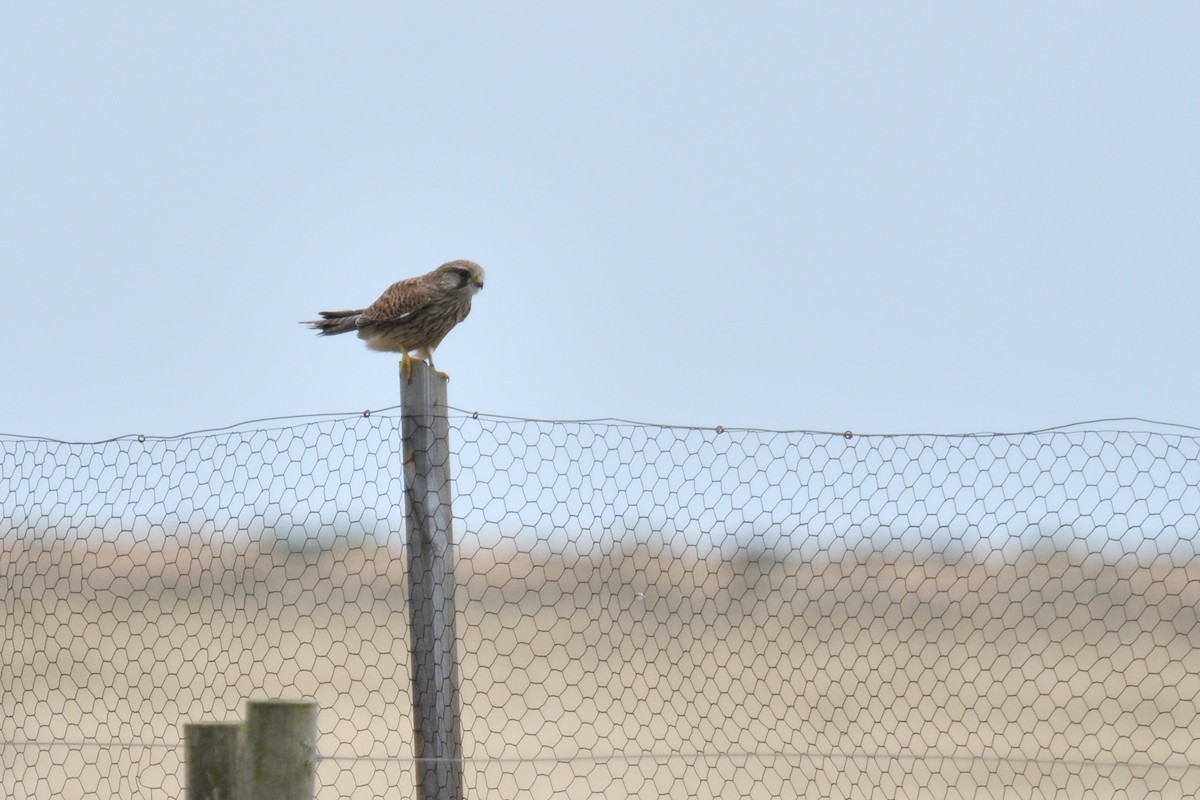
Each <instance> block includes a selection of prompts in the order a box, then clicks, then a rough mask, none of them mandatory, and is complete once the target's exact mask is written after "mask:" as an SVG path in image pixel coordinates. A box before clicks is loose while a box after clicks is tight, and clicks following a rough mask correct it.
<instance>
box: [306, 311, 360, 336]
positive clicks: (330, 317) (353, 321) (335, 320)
mask: <svg viewBox="0 0 1200 800" xmlns="http://www.w3.org/2000/svg"><path fill="white" fill-rule="evenodd" d="M364 311H366V309H365V308H359V309H355V310H354V311H322V312H321V319H313V320H308V321H307V322H302V323H300V324H301V325H308V326H309V327H310V328H313V329H315V330H316V331H317V333H319V334H320V335H322V336H333V335H334V334H335V333H346V332H347V331H355V330H358V316H359V314H361V313H363V312H364Z"/></svg>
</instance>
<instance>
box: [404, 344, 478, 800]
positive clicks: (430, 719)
mask: <svg viewBox="0 0 1200 800" xmlns="http://www.w3.org/2000/svg"><path fill="white" fill-rule="evenodd" d="M400 402H401V414H402V417H403V422H402V425H403V438H404V483H405V495H404V496H405V513H406V516H407V519H408V581H409V583H408V598H409V615H410V620H411V625H412V630H411V643H412V692H413V697H412V702H413V751H414V753H415V755H416V758H417V762H416V765H417V775H416V778H417V781H416V785H417V797H418V798H419V800H461V798H462V797H463V782H462V734H461V730H460V727H459V726H460V720H459V713H460V712H459V695H458V659H457V648H456V639H455V625H454V611H455V609H454V537H453V534H452V531H451V519H452V514H451V510H450V497H451V491H450V490H451V486H450V441H449V436H450V423H449V421H448V420H447V418H446V379H445V377H443V376H442V375H440V374H439V373H437V372H435V371H434V370H433V369H432V368H430V367H429V366H427V365H426V364H425V363H424V362H422V361H417V360H414V361H413V363H412V374H411V377H410V378H409V379H405V378H404V374H403V371H402V372H401V377H400Z"/></svg>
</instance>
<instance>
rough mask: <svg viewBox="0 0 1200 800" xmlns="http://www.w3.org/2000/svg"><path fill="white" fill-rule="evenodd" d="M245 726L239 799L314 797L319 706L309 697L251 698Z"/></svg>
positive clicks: (248, 702) (292, 799) (295, 799)
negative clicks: (307, 698) (286, 698)
mask: <svg viewBox="0 0 1200 800" xmlns="http://www.w3.org/2000/svg"><path fill="white" fill-rule="evenodd" d="M242 729H243V733H244V735H245V738H244V741H243V745H242V746H243V754H242V755H243V759H244V760H243V762H242V778H243V780H242V784H241V787H242V789H241V791H239V794H238V798H239V800H313V796H314V794H315V793H316V782H317V704H316V703H315V702H312V701H311V700H249V701H247V702H246V721H245V722H244V723H243V727H242Z"/></svg>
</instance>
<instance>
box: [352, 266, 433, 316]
mask: <svg viewBox="0 0 1200 800" xmlns="http://www.w3.org/2000/svg"><path fill="white" fill-rule="evenodd" d="M423 277H424V276H422V277H421V278H409V279H407V280H403V281H398V282H396V283H393V284H392V285H391V286H389V287H388V288H387V291H385V292H384V293H383V294H381V295H380V296H379V299H378V300H376V301H375V302H374V303H372V304H371V305H370V307H369V308H368V309H367V310H366V311H364V312H363V313H362V315H361V316H360V318H359V325H360V326H362V325H373V324H378V323H388V322H399V321H400V320H402V319H404V318H405V317H407V316H408V315H409V314H412V313H413V312H414V311H419V310H420V309H422V308H424V307H425V305H426V304H428V303H429V299H430V286H429V282H428V281H425V280H423V279H422V278H423Z"/></svg>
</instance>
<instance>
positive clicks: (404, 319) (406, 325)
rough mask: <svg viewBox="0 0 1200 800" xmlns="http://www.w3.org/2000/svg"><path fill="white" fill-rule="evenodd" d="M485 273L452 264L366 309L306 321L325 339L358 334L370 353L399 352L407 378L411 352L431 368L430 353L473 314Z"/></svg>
mask: <svg viewBox="0 0 1200 800" xmlns="http://www.w3.org/2000/svg"><path fill="white" fill-rule="evenodd" d="M483 277H484V275H483V268H482V267H480V266H479V265H478V264H476V263H475V262H474V261H465V260H458V261H450V262H447V263H445V264H442V265H441V266H440V267H438V268H437V269H435V270H434V271H433V272H430V273H427V274H425V275H420V276H418V277H416V278H408V279H406V280H402V281H398V282H396V283H393V284H392V285H391V286H389V287H388V289H387V291H385V292H384V293H383V294H382V295H380V296H379V299H378V300H376V301H375V302H374V303H372V304H371V305H370V306H369V307H367V308H360V309H356V310H353V311H322V312H321V319H318V320H312V321H309V322H305V323H304V324H305V325H309V326H311V327H313V328H315V329H316V330H317V331H318V332H319V333H320V334H322V335H324V336H333V335H334V334H338V333H346V332H348V331H357V332H358V337H359V338H360V339H363V340H364V341H366V343H367V347H370V348H371V349H372V350H382V351H385V352H389V353H400V354H401V358H402V359H403V360H402V364H401V366H402V368H403V369H404V370H405V373H406V375H407V374H410V373H411V371H412V363H411V358H410V356H409V353H412V352H416V353H417V354H418V355H420V356H421V358H423V359H425V360H426V361H428V362H429V366H431V367H432V366H433V351H434V348H436V347H437V346H438V345H439V344H440V343H441V341H442V339H444V338H445V337H446V334H447V333H449V332H450V329H451V328H453V327H454V326H455V325H457V324H458V323H460V322H462V321H463V320H464V319H466V318H467V314H469V313H471V298H472V297H474V296H475V293H476V292H478V291H479V290H480V289H482V288H483Z"/></svg>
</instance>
